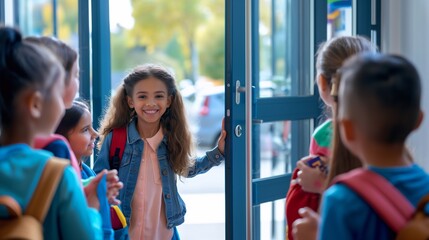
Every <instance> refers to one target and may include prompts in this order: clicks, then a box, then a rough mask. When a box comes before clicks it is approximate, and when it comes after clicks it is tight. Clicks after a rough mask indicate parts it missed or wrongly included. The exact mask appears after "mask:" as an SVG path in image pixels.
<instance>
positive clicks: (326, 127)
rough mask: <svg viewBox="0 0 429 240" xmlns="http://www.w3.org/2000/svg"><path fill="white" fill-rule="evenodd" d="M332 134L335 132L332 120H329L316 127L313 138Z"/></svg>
mask: <svg viewBox="0 0 429 240" xmlns="http://www.w3.org/2000/svg"><path fill="white" fill-rule="evenodd" d="M332 132H333V126H332V119H328V120H326V121H325V122H323V123H322V124H320V125H319V126H317V127H316V129H315V130H314V132H313V137H314V138H315V137H318V136H325V135H332Z"/></svg>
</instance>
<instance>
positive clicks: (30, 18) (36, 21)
mask: <svg viewBox="0 0 429 240" xmlns="http://www.w3.org/2000/svg"><path fill="white" fill-rule="evenodd" d="M18 6H19V10H18V11H19V16H18V19H19V23H18V24H19V28H20V29H21V31H22V33H23V34H24V35H26V36H29V35H48V36H52V35H53V28H52V26H53V17H52V16H53V14H52V11H53V8H52V1H51V0H22V1H19V2H18Z"/></svg>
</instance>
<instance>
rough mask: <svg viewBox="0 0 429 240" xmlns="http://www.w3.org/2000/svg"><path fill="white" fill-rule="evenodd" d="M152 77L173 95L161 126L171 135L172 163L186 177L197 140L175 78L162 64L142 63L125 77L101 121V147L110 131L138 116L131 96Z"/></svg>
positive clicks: (170, 152)
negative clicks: (137, 86)
mask: <svg viewBox="0 0 429 240" xmlns="http://www.w3.org/2000/svg"><path fill="white" fill-rule="evenodd" d="M150 77H154V78H156V79H158V80H160V81H162V82H163V83H164V84H165V85H166V87H167V92H168V95H169V96H171V105H170V107H169V108H168V109H167V110H166V112H165V113H164V115H163V116H162V117H161V126H162V128H163V129H164V131H165V134H166V137H167V142H168V151H169V160H168V161H169V163H170V166H171V167H172V169H173V170H174V172H175V173H176V174H178V175H181V176H186V175H187V173H188V168H189V166H191V165H192V164H193V162H192V160H191V157H192V149H193V142H192V135H191V133H190V131H189V128H188V123H187V120H186V116H185V107H184V105H183V100H182V96H181V94H180V92H179V91H178V90H177V87H176V83H175V79H174V77H173V76H172V74H170V73H169V71H167V70H166V69H165V68H163V67H161V66H158V65H154V64H145V65H141V66H138V67H136V68H134V69H133V70H132V71H131V73H129V74H128V75H127V76H126V77H125V78H124V80H123V83H122V84H121V85H120V86H119V87H118V88H117V89H116V93H115V94H114V95H113V96H112V98H111V99H110V103H109V107H108V108H107V111H106V113H105V115H104V118H103V119H102V120H101V122H100V129H99V133H100V140H99V142H98V147H99V148H101V146H102V144H103V141H104V139H105V137H106V136H107V134H108V133H109V132H111V131H112V130H113V129H114V128H120V127H125V126H127V125H128V123H130V121H131V120H132V119H133V118H134V117H135V116H136V113H135V111H134V110H133V109H131V108H130V107H129V106H128V102H127V96H129V97H132V94H133V90H134V86H135V85H136V84H137V83H138V82H140V81H144V80H145V79H148V78H150Z"/></svg>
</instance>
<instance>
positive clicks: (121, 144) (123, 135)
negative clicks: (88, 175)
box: [109, 127, 127, 172]
mask: <svg viewBox="0 0 429 240" xmlns="http://www.w3.org/2000/svg"><path fill="white" fill-rule="evenodd" d="M126 143H127V128H126V127H121V128H114V129H113V131H112V141H111V143H110V149H109V166H110V169H116V170H118V172H119V167H120V166H121V161H122V156H123V155H124V149H125V145H126Z"/></svg>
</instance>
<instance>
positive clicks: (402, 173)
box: [318, 164, 429, 240]
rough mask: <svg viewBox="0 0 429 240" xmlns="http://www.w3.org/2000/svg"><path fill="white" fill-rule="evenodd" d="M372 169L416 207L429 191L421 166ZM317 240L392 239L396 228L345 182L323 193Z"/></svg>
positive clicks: (427, 179)
mask: <svg viewBox="0 0 429 240" xmlns="http://www.w3.org/2000/svg"><path fill="white" fill-rule="evenodd" d="M369 169H370V170H372V171H374V172H376V173H378V174H380V175H382V176H383V177H385V178H386V179H387V180H388V181H389V182H390V183H392V184H393V185H394V186H395V187H396V188H397V189H398V190H399V191H400V192H401V193H402V194H403V195H404V196H405V197H406V198H407V199H408V200H409V201H410V202H411V203H412V204H413V205H414V206H416V205H417V204H418V202H419V201H420V199H421V198H422V197H423V196H425V195H427V194H429V175H428V174H427V173H426V172H425V171H424V170H423V169H422V168H420V167H419V166H418V165H415V164H413V165H411V166H407V167H392V168H376V167H369ZM320 223H321V224H320V228H319V236H318V239H322V240H324V239H326V240H331V239H341V240H348V239H362V240H370V239H377V240H383V239H393V238H394V233H393V231H392V230H391V229H390V228H389V227H388V226H387V225H386V224H385V223H384V222H383V220H381V218H380V217H379V216H378V215H377V214H376V213H375V212H374V210H372V208H371V207H370V206H369V205H368V204H367V203H366V202H364V201H363V200H362V198H361V197H359V196H358V195H357V194H356V193H355V192H354V191H352V190H351V189H349V188H348V187H347V186H345V185H343V184H335V185H333V186H331V187H330V188H329V189H328V190H326V192H325V193H324V195H323V198H322V205H321V220H320Z"/></svg>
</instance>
